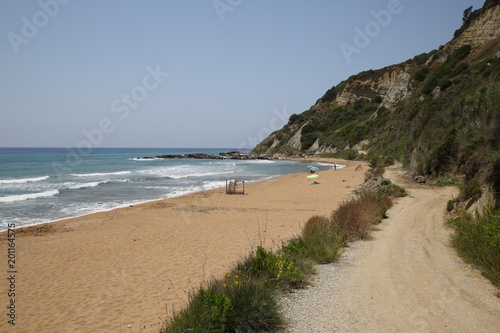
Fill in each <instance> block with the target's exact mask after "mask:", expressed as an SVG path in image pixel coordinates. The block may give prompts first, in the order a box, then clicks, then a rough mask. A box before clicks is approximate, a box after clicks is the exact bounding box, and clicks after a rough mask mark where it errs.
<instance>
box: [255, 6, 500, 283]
mask: <svg viewBox="0 0 500 333" xmlns="http://www.w3.org/2000/svg"><path fill="white" fill-rule="evenodd" d="M498 5H500V0H487V1H486V2H485V4H484V6H483V7H482V8H481V9H479V10H476V11H472V8H471V7H470V8H467V9H466V10H465V11H464V15H463V25H462V27H461V28H460V29H458V30H457V32H456V33H455V40H456V41H458V40H459V38H460V36H461V35H462V34H463V32H464V31H465V30H466V29H467V28H469V27H471V26H473V25H474V23H475V20H478V19H480V18H482V17H483V18H484V17H486V16H484V15H483V14H485V13H486V11H488V10H489V9H491V8H492V7H495V6H498ZM481 26H483V25H481ZM481 26H479V27H478V26H476V29H481ZM462 44H463V40H462V41H460V43H456V44H448V45H447V46H445V47H440V48H439V50H433V51H431V52H428V53H422V54H420V55H417V56H415V57H414V58H413V59H410V60H408V61H406V62H404V63H402V64H398V65H394V66H389V67H386V68H383V69H380V70H368V71H365V72H362V73H359V74H357V75H353V76H351V77H350V78H349V79H347V80H345V81H343V82H341V83H339V84H338V85H336V86H334V87H332V88H331V89H329V90H328V91H327V92H326V93H325V94H324V95H323V96H322V97H321V98H320V99H319V100H318V101H317V102H316V104H315V105H314V106H312V107H311V108H310V109H309V110H307V111H305V112H303V113H300V114H294V115H292V116H291V117H290V119H289V122H288V124H286V125H285V126H284V127H283V129H281V130H279V131H276V132H275V133H273V134H271V135H270V136H269V137H268V138H267V139H265V140H264V141H263V142H262V143H261V144H259V145H258V146H257V147H255V149H254V151H255V152H258V153H268V154H282V155H287V156H301V155H304V154H313V153H316V154H322V155H323V156H328V157H339V158H347V159H365V160H368V161H370V160H372V159H373V158H383V157H388V158H391V159H396V160H398V161H400V162H401V163H403V166H404V167H405V168H406V169H408V171H409V172H410V173H411V174H413V175H415V176H422V177H421V178H423V179H427V180H428V181H429V183H435V184H439V183H443V180H445V179H460V180H462V183H461V185H460V196H459V198H457V200H458V203H459V204H458V205H456V206H457V207H460V203H462V207H463V206H470V204H471V203H473V202H475V201H477V200H478V199H479V198H480V197H481V196H482V195H483V193H484V192H485V189H487V188H491V192H492V193H493V200H492V201H493V203H492V208H491V209H492V215H491V216H496V217H498V211H499V209H500V57H499V54H500V48H499V46H498V45H500V37H499V36H497V37H496V38H495V39H494V38H492V40H490V41H489V42H485V43H483V44H481V45H462ZM450 45H459V46H457V47H455V49H452V47H453V46H450ZM403 73H404V75H406V77H408V76H409V77H410V81H409V83H408V84H402V85H400V86H399V87H397V88H396V93H397V92H398V91H397V89H402V90H401V91H403V92H404V93H405V96H404V98H398V99H396V101H395V100H394V96H397V94H393V95H392V96H390V97H391V98H389V99H388V98H387V95H388V94H387V91H388V88H387V87H388V86H387V82H388V81H389V82H391V83H394V82H395V80H394V79H389V78H391V77H392V76H393V75H395V76H399V77H403V75H401V74H403ZM404 89H406V91H405V90H404ZM299 131H301V133H300V134H301V135H300V145H298V144H297V141H296V140H295V139H294V140H291V139H292V138H293V137H294V136H296V135H297V137H298V136H299V135H298V133H299ZM315 143H318V146H319V149H316V147H317V145H314V146H313V144H315ZM271 145H272V147H273V148H272V149H271V148H270V147H271ZM311 146H313V147H315V148H314V149H311ZM465 203H467V205H466V204H465ZM455 212H456V209H455ZM461 221H464V222H463V223H458V222H457V223H456V224H455V227H456V233H457V235H462V236H463V235H469V234H468V233H469V232H471V233H476V234H478V233H479V234H480V233H487V232H488V231H487V230H486V229H481V228H479V229H474V228H475V227H474V225H475V224H476V223H479V222H477V221H482V219H480V218H478V217H477V216H472V217H467V218H462V220H461ZM471 221H472V222H471ZM474 221H476V222H474ZM489 221H491V226H492V227H491V228H489V229H488V230H494V231H495V232H496V233H495V235H494V237H497V238H495V239H498V238H500V233H499V230H500V227H499V226H498V225H499V223H500V222H499V220H498V218H493V219H490V220H489ZM488 225H490V224H488ZM471 230H473V231H471ZM466 239H469V236H463V237H458V238H456V241H455V244H456V245H457V248H459V249H460V248H461V247H460V246H458V244H459V243H460V242H465V240H466ZM470 239H472V236H470ZM473 239H476V240H477V241H479V242H482V241H486V240H487V239H489V238H484V237H479V238H473ZM460 251H461V252H462V253H463V251H462V250H460ZM481 251H482V250H481ZM481 251H468V250H467V252H468V253H475V254H474V255H475V256H481V255H480V254H479V253H482V252H481ZM471 256H473V255H471ZM493 258H494V260H497V262H500V256H497V257H493ZM476 262H483V261H481V260H479V261H476ZM487 262H489V263H491V260H490V261H487ZM485 265H490V264H487V263H486V264H485V263H484V262H483V263H482V264H480V266H481V267H482V268H483V269H484V267H485ZM492 269H493V270H495V269H496V268H493V267H489V268H487V270H492ZM486 274H487V275H488V276H492V275H491V274H489V273H486Z"/></svg>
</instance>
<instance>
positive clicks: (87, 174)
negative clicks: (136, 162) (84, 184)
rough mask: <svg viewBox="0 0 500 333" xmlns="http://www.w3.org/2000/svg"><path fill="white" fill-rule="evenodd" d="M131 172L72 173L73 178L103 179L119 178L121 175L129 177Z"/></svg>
mask: <svg viewBox="0 0 500 333" xmlns="http://www.w3.org/2000/svg"><path fill="white" fill-rule="evenodd" d="M129 174H131V172H130V171H118V172H108V173H72V174H71V176H74V177H101V176H119V175H129Z"/></svg>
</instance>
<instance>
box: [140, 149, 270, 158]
mask: <svg viewBox="0 0 500 333" xmlns="http://www.w3.org/2000/svg"><path fill="white" fill-rule="evenodd" d="M155 158H156V159H158V158H160V159H180V158H192V159H203V160H272V159H273V157H272V156H269V155H265V154H249V153H242V152H239V151H230V152H228V153H219V155H211V154H204V153H197V154H183V155H158V156H155V157H151V156H145V157H143V158H142V159H143V160H150V159H155ZM139 159H140V158H139Z"/></svg>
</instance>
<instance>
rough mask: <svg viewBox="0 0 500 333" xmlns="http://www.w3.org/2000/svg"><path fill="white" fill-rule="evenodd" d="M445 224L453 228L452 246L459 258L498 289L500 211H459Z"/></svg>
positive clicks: (499, 284)
mask: <svg viewBox="0 0 500 333" xmlns="http://www.w3.org/2000/svg"><path fill="white" fill-rule="evenodd" d="M448 223H449V224H450V225H451V226H453V227H454V229H455V232H454V234H453V237H452V244H453V246H454V247H455V248H456V249H457V251H458V253H459V254H460V256H461V257H462V258H464V259H465V260H466V261H467V262H469V263H471V264H474V265H475V266H476V267H478V268H479V269H481V271H482V273H483V275H484V276H485V277H486V278H488V279H489V280H490V281H491V282H492V283H493V284H494V285H495V286H497V287H499V288H500V210H498V209H494V207H489V208H487V209H485V210H484V211H483V212H482V213H476V214H469V213H467V212H462V213H461V214H460V216H458V217H456V218H454V219H451V220H450V221H449V222H448Z"/></svg>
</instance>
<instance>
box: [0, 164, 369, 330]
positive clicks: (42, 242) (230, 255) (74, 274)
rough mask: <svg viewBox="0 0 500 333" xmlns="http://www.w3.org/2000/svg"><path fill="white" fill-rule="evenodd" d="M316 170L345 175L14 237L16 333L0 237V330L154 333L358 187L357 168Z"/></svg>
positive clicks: (282, 181)
mask: <svg viewBox="0 0 500 333" xmlns="http://www.w3.org/2000/svg"><path fill="white" fill-rule="evenodd" d="M316 160H317V159H316ZM320 161H322V162H331V163H333V162H336V163H342V164H347V167H346V168H342V169H338V170H329V171H322V172H321V173H320V178H319V180H318V181H319V182H320V183H321V184H319V185H311V182H309V181H308V180H307V179H306V176H307V173H305V172H304V173H300V174H293V175H287V176H283V177H279V178H275V179H271V180H268V181H263V182H257V183H249V184H247V185H246V188H245V190H246V193H245V195H226V194H225V189H217V190H212V191H206V192H199V193H195V194H191V195H186V196H182V197H176V198H170V199H165V200H161V201H155V202H150V203H145V204H141V205H136V206H131V207H126V208H120V209H116V210H112V211H108V212H102V213H96V214H91V215H86V216H83V217H78V218H73V219H67V220H63V221H58V222H53V223H50V224H45V225H41V226H35V227H29V228H24V229H18V230H16V239H15V249H16V252H15V255H16V258H15V259H16V273H15V275H16V276H15V277H16V279H15V305H16V308H15V323H16V325H10V324H8V320H9V317H8V316H7V315H6V314H7V313H8V311H9V310H8V309H7V308H6V307H7V306H8V305H9V302H10V299H12V298H9V297H8V296H7V292H6V291H7V289H8V288H9V281H8V280H7V278H8V277H9V275H8V273H7V261H8V258H7V254H8V242H7V240H6V237H5V233H4V234H3V235H2V238H0V253H2V256H1V257H2V258H4V259H3V261H4V262H3V263H2V267H4V268H3V269H2V281H3V282H2V283H1V290H2V293H1V298H0V304H1V306H2V309H4V310H3V312H2V317H1V318H2V319H1V322H0V331H2V332H51V333H52V332H73V333H74V332H94V333H95V332H106V333H109V332H117V333H118V332H144V333H146V332H158V331H159V329H160V328H161V326H162V324H163V323H164V321H165V320H166V319H168V318H169V317H170V316H171V314H172V311H178V310H180V309H181V308H182V307H183V305H185V303H186V301H187V298H188V292H189V291H190V290H192V289H193V288H196V287H198V286H199V285H200V283H201V282H202V281H204V280H205V281H206V280H207V279H209V278H210V277H212V276H221V275H222V274H223V272H224V271H226V270H228V269H229V268H230V267H231V266H232V264H234V262H235V261H236V260H238V259H240V258H242V257H243V256H245V255H246V254H247V253H248V252H249V251H250V250H251V249H252V248H254V247H255V246H256V245H259V244H264V245H265V247H268V248H270V247H273V246H277V245H279V244H280V243H281V242H282V241H284V240H288V239H290V238H292V237H293V236H294V235H297V234H298V233H299V232H300V230H301V228H302V226H303V224H304V223H305V222H306V220H307V219H308V218H309V217H311V216H313V215H317V214H320V215H326V214H330V212H331V211H332V210H333V209H335V208H336V207H337V205H338V204H339V203H340V202H342V201H343V200H345V199H347V198H349V197H351V196H352V195H353V194H352V190H354V189H355V188H356V187H358V186H359V185H361V184H362V183H363V182H364V174H365V172H366V170H367V169H368V166H367V165H366V163H364V162H352V161H340V160H328V159H320ZM358 165H362V169H361V170H355V169H356V167H357V166H358ZM129 325H130V326H129Z"/></svg>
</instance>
